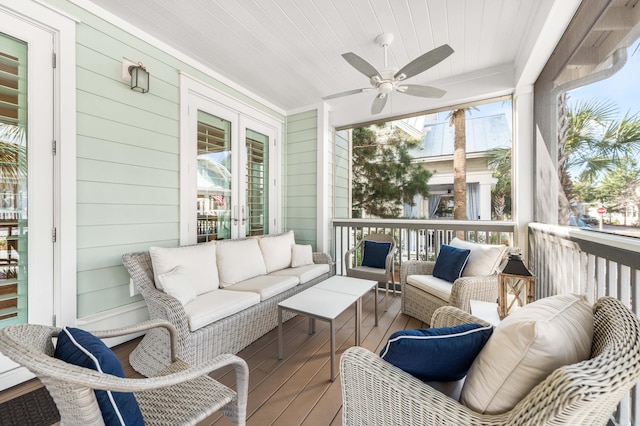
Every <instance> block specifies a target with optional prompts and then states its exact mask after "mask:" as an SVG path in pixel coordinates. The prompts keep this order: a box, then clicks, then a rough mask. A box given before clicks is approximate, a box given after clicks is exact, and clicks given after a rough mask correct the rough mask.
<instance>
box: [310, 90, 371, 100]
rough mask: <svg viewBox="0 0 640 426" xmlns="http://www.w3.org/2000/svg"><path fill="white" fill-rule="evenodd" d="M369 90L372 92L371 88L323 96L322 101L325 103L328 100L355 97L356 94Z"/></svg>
mask: <svg viewBox="0 0 640 426" xmlns="http://www.w3.org/2000/svg"><path fill="white" fill-rule="evenodd" d="M369 90H373V88H371V87H363V88H362V89H353V90H347V91H346V92H340V93H334V94H333V95H329V96H325V97H324V98H322V99H324V100H325V101H328V100H329V99H335V98H341V97H342V96H349V95H355V94H356V93H362V92H368V91H369Z"/></svg>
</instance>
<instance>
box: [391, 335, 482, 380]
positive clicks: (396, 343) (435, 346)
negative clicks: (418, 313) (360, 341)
mask: <svg viewBox="0 0 640 426" xmlns="http://www.w3.org/2000/svg"><path fill="white" fill-rule="evenodd" d="M492 332H493V326H490V325H489V326H483V325H482V324H461V325H457V326H455V327H442V328H426V329H415V330H401V331H396V332H395V333H393V334H392V335H391V336H390V337H389V340H388V341H387V344H386V345H385V346H384V348H382V350H381V351H380V357H381V358H382V359H384V360H385V361H387V362H389V363H391V364H393V365H395V366H396V367H398V368H400V369H402V370H404V371H406V372H407V373H409V374H411V375H413V376H415V377H417V378H418V379H420V380H422V381H424V382H429V381H438V382H449V381H455V380H460V379H462V378H463V377H464V376H465V375H466V374H467V370H469V367H471V364H472V362H473V360H474V359H475V358H476V356H477V355H478V353H479V352H480V350H481V349H482V348H483V347H484V345H485V343H487V340H489V337H490V336H491V333H492Z"/></svg>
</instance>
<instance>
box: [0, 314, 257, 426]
mask: <svg viewBox="0 0 640 426" xmlns="http://www.w3.org/2000/svg"><path fill="white" fill-rule="evenodd" d="M167 324H168V323H166V322H162V321H147V322H145V323H144V326H143V327H141V326H139V325H136V326H132V327H125V328H121V329H117V330H107V331H101V332H95V333H94V334H96V335H98V336H99V337H102V338H106V337H116V336H122V335H126V334H131V333H138V332H140V331H144V330H146V329H151V328H153V327H158V326H163V327H166V326H167ZM169 326H170V325H169ZM59 332H60V329H59V328H56V327H47V326H42V325H34V324H19V325H13V326H9V327H6V328H4V329H2V330H0V351H2V353H3V354H4V355H6V356H7V357H9V358H10V359H12V360H13V361H15V362H17V363H18V364H20V365H22V366H24V367H26V368H27V369H28V370H30V371H31V372H33V373H34V374H35V375H36V376H37V377H38V378H39V379H40V380H41V381H42V383H43V384H44V385H45V386H46V388H47V390H48V391H49V393H50V394H51V396H52V397H53V400H54V401H55V403H56V406H57V407H58V411H59V412H60V417H61V423H62V424H65V425H102V424H104V423H103V420H102V415H101V413H100V409H99V407H98V404H97V401H96V398H95V393H94V389H102V390H111V391H117V392H133V393H134V395H135V397H136V400H137V401H138V404H139V406H140V410H141V411H142V415H143V418H144V421H145V424H148V425H167V426H169V425H193V424H196V423H197V422H198V421H201V420H203V419H205V418H206V417H208V416H210V415H211V414H213V413H214V412H216V411H218V410H222V413H223V414H224V415H225V416H226V417H228V418H229V419H230V420H231V421H232V422H234V423H235V424H239V425H244V424H245V422H246V408H247V394H248V386H249V368H248V366H247V363H246V362H245V361H244V360H242V359H241V358H239V357H237V356H235V355H231V354H225V355H220V356H218V357H216V358H215V359H212V360H211V361H210V362H208V363H204V364H202V365H199V366H192V365H190V364H188V363H185V362H184V361H182V360H179V359H177V360H176V361H175V362H173V363H171V364H170V365H169V366H168V367H167V368H166V369H165V370H164V371H162V372H160V373H159V374H158V376H156V377H149V378H145V379H126V378H120V377H116V376H111V375H108V374H103V373H99V372H97V371H94V370H90V369H87V368H83V367H78V366H75V365H71V364H68V363H66V362H64V361H61V360H59V359H56V358H53V344H52V339H53V338H55V337H57V336H58V334H59ZM228 366H233V367H234V369H235V373H236V376H235V377H236V389H237V391H234V390H233V389H231V388H229V387H227V386H224V385H222V384H221V383H219V382H217V381H216V380H214V379H212V378H211V377H209V376H208V374H209V373H211V372H213V371H215V370H217V369H220V368H225V367H228Z"/></svg>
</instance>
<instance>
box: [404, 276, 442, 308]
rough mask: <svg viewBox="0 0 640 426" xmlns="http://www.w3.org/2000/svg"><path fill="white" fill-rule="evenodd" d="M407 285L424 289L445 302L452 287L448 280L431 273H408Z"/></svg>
mask: <svg viewBox="0 0 640 426" xmlns="http://www.w3.org/2000/svg"><path fill="white" fill-rule="evenodd" d="M407 285H412V286H414V287H416V288H418V289H420V290H422V291H426V292H427V293H429V294H432V295H434V296H436V297H437V298H439V299H442V300H444V301H445V302H448V301H449V298H450V297H451V289H452V288H453V284H452V283H450V282H449V281H447V280H443V279H442V278H437V277H434V276H433V275H409V276H407Z"/></svg>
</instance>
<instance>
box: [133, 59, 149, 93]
mask: <svg viewBox="0 0 640 426" xmlns="http://www.w3.org/2000/svg"><path fill="white" fill-rule="evenodd" d="M129 74H130V75H131V90H135V91H137V92H141V93H147V92H148V91H149V72H148V71H147V69H146V68H145V67H144V65H142V63H141V62H138V65H131V66H130V67H129Z"/></svg>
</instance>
